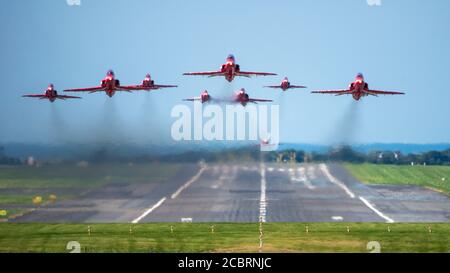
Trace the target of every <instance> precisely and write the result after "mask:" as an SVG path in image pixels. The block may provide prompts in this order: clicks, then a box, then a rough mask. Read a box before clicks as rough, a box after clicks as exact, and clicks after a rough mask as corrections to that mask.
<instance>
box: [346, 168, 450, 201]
mask: <svg viewBox="0 0 450 273" xmlns="http://www.w3.org/2000/svg"><path fill="white" fill-rule="evenodd" d="M344 166H345V168H346V169H347V170H348V171H350V173H351V174H352V175H353V176H355V177H356V179H358V180H359V181H361V182H363V183H371V184H398V185H419V186H423V187H429V188H433V189H436V190H439V191H442V192H444V193H446V194H447V195H450V166H422V165H420V166H419V165H418V166H410V165H378V164H344Z"/></svg>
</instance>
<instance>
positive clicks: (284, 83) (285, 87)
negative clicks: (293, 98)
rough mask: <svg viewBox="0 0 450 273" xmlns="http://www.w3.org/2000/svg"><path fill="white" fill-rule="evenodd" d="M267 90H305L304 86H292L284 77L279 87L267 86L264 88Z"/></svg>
mask: <svg viewBox="0 0 450 273" xmlns="http://www.w3.org/2000/svg"><path fill="white" fill-rule="evenodd" d="M264 87H267V88H281V90H283V91H286V90H288V89H291V88H307V87H306V86H302V85H292V84H291V83H290V82H289V80H288V78H287V77H284V79H283V80H282V81H281V83H280V85H268V86H264Z"/></svg>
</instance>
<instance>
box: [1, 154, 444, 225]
mask: <svg viewBox="0 0 450 273" xmlns="http://www.w3.org/2000/svg"><path fill="white" fill-rule="evenodd" d="M113 168H114V167H113ZM130 168H131V167H130ZM160 169H163V168H160ZM138 180H139V181H135V180H134V178H133V176H127V175H123V176H121V177H119V178H118V179H117V178H116V179H115V180H114V181H112V182H110V183H106V184H104V185H101V186H98V187H93V188H89V187H86V188H83V189H81V190H77V191H76V192H72V193H71V194H72V195H75V197H72V198H68V199H67V200H59V201H57V202H54V203H46V204H43V205H41V206H39V207H36V206H28V205H27V206H24V208H28V209H29V210H28V211H27V212H26V213H23V215H18V216H17V217H13V218H11V219H8V221H9V222H43V223H147V222H171V223H173V222H194V223H195V222H205V223H211V222H241V223H247V222H255V223H257V222H263V223H271V222H337V223H338V222H380V223H403V222H410V223H412V222H413V223H420V222H423V223H431V222H435V223H438V222H450V198H449V197H448V196H447V195H445V194H444V193H441V192H438V191H436V190H433V189H428V188H424V187H420V186H413V185H370V184H364V183H361V182H360V181H358V180H356V178H354V177H353V176H352V175H351V174H350V173H349V172H348V171H347V169H345V168H344V167H343V166H341V165H339V164H334V163H327V164H325V163H309V164H289V163H286V164H281V163H280V164H278V163H266V164H264V163H259V162H254V163H247V164H237V163H236V164H233V163H228V164H220V163H207V164H178V165H177V167H176V168H173V169H169V170H166V171H165V175H164V176H163V177H158V178H157V179H156V178H154V177H149V178H148V181H146V177H145V176H140V177H139V179H138ZM74 184H75V183H74ZM13 190H14V189H1V190H0V193H3V194H8V193H9V194H11V191H13ZM60 190H61V191H71V190H73V189H70V188H66V189H60ZM61 194H63V193H61ZM4 207H7V206H6V205H5V206H4Z"/></svg>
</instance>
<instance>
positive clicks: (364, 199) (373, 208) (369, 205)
mask: <svg viewBox="0 0 450 273" xmlns="http://www.w3.org/2000/svg"><path fill="white" fill-rule="evenodd" d="M359 200H361V201H362V202H363V203H364V204H365V205H366V206H367V207H368V208H369V209H371V210H372V211H374V212H375V213H376V214H377V215H378V216H380V217H381V218H383V219H384V220H386V223H394V220H393V219H392V218H389V217H387V216H386V215H384V214H383V213H382V212H381V211H379V210H377V209H376V208H375V206H374V205H372V204H371V203H370V202H369V201H367V200H366V198H364V197H362V196H360V197H359Z"/></svg>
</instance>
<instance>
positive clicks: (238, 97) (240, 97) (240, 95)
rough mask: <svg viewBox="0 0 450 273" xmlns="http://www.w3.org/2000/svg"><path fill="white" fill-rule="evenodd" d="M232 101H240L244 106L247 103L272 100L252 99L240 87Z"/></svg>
mask: <svg viewBox="0 0 450 273" xmlns="http://www.w3.org/2000/svg"><path fill="white" fill-rule="evenodd" d="M234 102H237V103H240V104H242V105H243V106H246V105H247V103H249V102H250V103H257V102H272V100H265V99H252V98H250V97H249V95H248V94H247V93H246V92H245V89H244V88H241V89H240V90H239V91H238V92H237V93H236V95H235V97H234Z"/></svg>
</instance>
